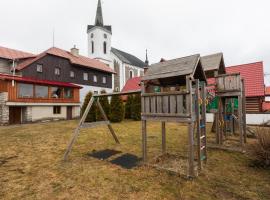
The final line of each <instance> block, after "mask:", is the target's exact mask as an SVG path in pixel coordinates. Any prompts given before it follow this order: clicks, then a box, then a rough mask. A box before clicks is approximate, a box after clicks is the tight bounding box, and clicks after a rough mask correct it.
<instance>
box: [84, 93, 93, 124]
mask: <svg viewBox="0 0 270 200" xmlns="http://www.w3.org/2000/svg"><path fill="white" fill-rule="evenodd" d="M92 96H93V93H92V92H91V91H90V92H88V93H87V95H86V96H85V98H84V102H83V106H82V108H81V115H83V113H84V111H85V110H86V107H87V105H88V103H89V101H90V99H91V98H92ZM85 121H86V122H94V121H96V104H93V105H92V107H91V109H90V112H89V113H88V115H87V117H86V119H85Z"/></svg>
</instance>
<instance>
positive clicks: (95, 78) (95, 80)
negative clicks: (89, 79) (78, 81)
mask: <svg viewBox="0 0 270 200" xmlns="http://www.w3.org/2000/svg"><path fill="white" fill-rule="evenodd" d="M93 81H94V82H95V83H96V82H97V76H96V75H94V76H93Z"/></svg>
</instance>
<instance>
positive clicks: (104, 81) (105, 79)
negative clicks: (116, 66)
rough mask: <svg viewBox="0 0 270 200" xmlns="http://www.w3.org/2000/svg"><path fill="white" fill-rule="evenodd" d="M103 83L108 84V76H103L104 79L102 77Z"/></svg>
mask: <svg viewBox="0 0 270 200" xmlns="http://www.w3.org/2000/svg"><path fill="white" fill-rule="evenodd" d="M102 83H103V84H106V83H107V77H106V76H103V77H102Z"/></svg>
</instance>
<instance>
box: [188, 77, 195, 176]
mask: <svg viewBox="0 0 270 200" xmlns="http://www.w3.org/2000/svg"><path fill="white" fill-rule="evenodd" d="M186 89H187V91H188V92H189V95H187V99H186V108H187V112H188V113H189V116H190V118H191V120H192V122H191V123H188V146H189V148H188V177H194V176H195V172H194V130H193V127H194V120H195V119H194V114H193V108H192V81H191V77H190V76H187V77H186Z"/></svg>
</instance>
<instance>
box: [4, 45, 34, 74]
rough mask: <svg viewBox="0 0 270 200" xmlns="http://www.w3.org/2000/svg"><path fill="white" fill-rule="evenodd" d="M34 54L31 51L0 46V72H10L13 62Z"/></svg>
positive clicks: (15, 62) (18, 61)
mask: <svg viewBox="0 0 270 200" xmlns="http://www.w3.org/2000/svg"><path fill="white" fill-rule="evenodd" d="M34 56H35V55H34V54H31V53H27V52H23V51H19V50H15V49H10V48H6V47H2V46H0V73H5V74H11V73H12V68H13V67H14V66H15V64H17V63H20V62H22V61H24V60H26V59H28V58H32V57H34Z"/></svg>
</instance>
